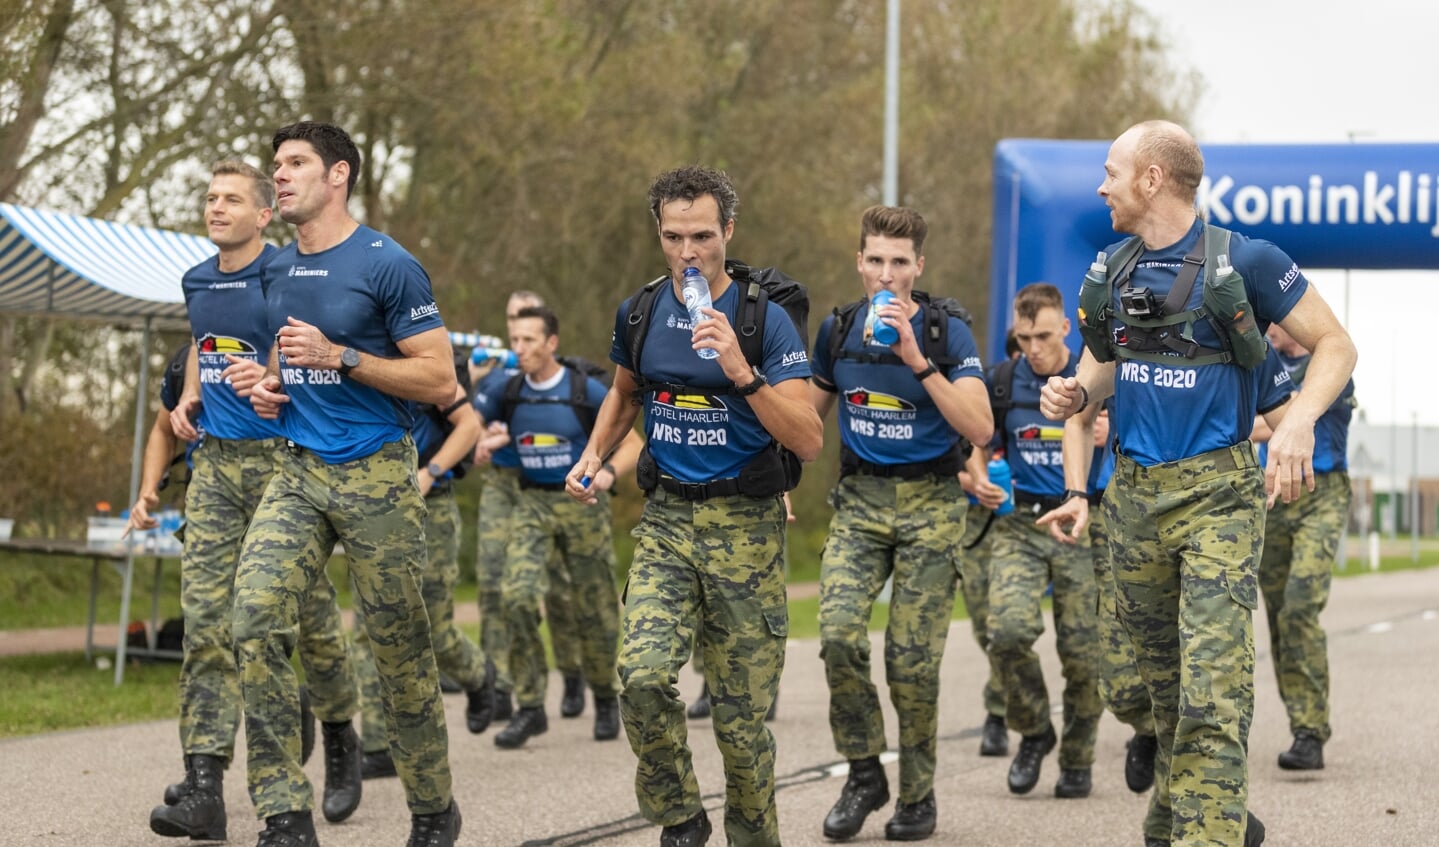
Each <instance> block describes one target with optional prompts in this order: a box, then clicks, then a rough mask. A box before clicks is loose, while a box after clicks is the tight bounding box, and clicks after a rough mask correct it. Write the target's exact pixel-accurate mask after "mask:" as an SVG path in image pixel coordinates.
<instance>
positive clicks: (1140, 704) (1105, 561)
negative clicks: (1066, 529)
mask: <svg viewBox="0 0 1439 847" xmlns="http://www.w3.org/2000/svg"><path fill="white" fill-rule="evenodd" d="M1089 552H1090V554H1091V555H1093V557H1094V582H1095V583H1096V584H1097V585H1098V587H1099V644H1100V655H1099V699H1100V700H1102V701H1103V702H1104V705H1105V707H1106V708H1108V709H1109V711H1111V712H1113V713H1114V716H1115V717H1116V718H1118V719H1119V721H1120V723H1123V724H1125V725H1127V726H1128V727H1129V728H1130V729H1133V730H1134V732H1135V734H1137V735H1153V734H1154V704H1153V703H1151V702H1150V701H1149V689H1147V688H1145V687H1144V680H1143V679H1141V678H1140V677H1139V668H1138V667H1136V666H1135V664H1134V645H1133V644H1132V643H1130V641H1129V633H1127V632H1125V631H1124V627H1122V626H1120V625H1119V612H1118V610H1117V608H1116V607H1117V605H1118V603H1117V600H1116V599H1115V589H1114V572H1113V571H1112V570H1111V569H1110V567H1109V529H1108V526H1107V525H1106V524H1105V522H1104V509H1103V508H1100V507H1095V506H1091V507H1090V509H1089Z"/></svg>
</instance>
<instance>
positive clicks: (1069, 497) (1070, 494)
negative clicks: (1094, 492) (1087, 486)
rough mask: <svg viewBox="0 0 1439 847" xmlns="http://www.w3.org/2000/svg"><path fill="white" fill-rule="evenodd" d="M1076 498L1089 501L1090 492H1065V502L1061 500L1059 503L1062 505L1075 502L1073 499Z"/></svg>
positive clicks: (1068, 490) (1072, 490)
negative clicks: (1071, 501)
mask: <svg viewBox="0 0 1439 847" xmlns="http://www.w3.org/2000/svg"><path fill="white" fill-rule="evenodd" d="M1076 497H1082V498H1083V499H1085V500H1088V499H1089V492H1088V491H1076V490H1075V489H1073V488H1070V489H1067V490H1065V492H1064V499H1063V500H1060V501H1059V502H1060V503H1068V502H1069V501H1070V500H1073V499H1074V498H1076Z"/></svg>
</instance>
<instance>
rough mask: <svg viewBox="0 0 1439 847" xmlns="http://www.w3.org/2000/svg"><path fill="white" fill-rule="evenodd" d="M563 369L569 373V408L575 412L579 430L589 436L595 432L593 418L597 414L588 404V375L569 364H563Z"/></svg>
mask: <svg viewBox="0 0 1439 847" xmlns="http://www.w3.org/2000/svg"><path fill="white" fill-rule="evenodd" d="M565 367H566V368H568V369H569V371H570V408H572V409H574V410H575V417H576V418H578V419H579V422H580V428H581V429H583V430H584V431H585V435H589V434H590V433H592V432H594V431H595V416H596V414H597V412H598V410H597V409H595V407H594V406H591V405H590V402H589V396H588V392H587V389H588V388H589V387H590V377H589V374H587V373H585V372H584V369H582V368H577V367H575V366H574V365H572V364H570V363H569V362H566V363H565Z"/></svg>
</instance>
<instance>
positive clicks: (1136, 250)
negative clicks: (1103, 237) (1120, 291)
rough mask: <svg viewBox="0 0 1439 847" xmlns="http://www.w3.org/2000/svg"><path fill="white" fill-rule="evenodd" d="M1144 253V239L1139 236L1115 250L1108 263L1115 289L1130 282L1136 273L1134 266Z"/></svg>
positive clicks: (1110, 277)
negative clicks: (1130, 278)
mask: <svg viewBox="0 0 1439 847" xmlns="http://www.w3.org/2000/svg"><path fill="white" fill-rule="evenodd" d="M1143 252H1144V239H1143V238H1140V237H1139V236H1137V235H1136V236H1133V237H1132V238H1130V239H1129V240H1128V241H1126V242H1124V243H1123V244H1121V245H1119V249H1118V250H1115V251H1114V255H1113V256H1110V257H1109V259H1108V261H1107V265H1108V267H1109V268H1110V272H1109V279H1110V281H1111V283H1112V287H1113V288H1119V287H1121V286H1123V285H1124V284H1125V283H1126V282H1128V281H1129V277H1130V276H1131V275H1133V273H1134V266H1135V265H1136V264H1138V263H1139V254H1140V253H1143ZM1110 296H1113V295H1112V294H1111V295H1110Z"/></svg>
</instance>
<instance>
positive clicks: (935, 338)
mask: <svg viewBox="0 0 1439 847" xmlns="http://www.w3.org/2000/svg"><path fill="white" fill-rule="evenodd" d="M910 297H911V298H912V299H913V300H914V302H916V303H918V304H919V305H920V308H922V309H924V331H923V333H922V334H921V336H920V337H919V338H918V339H917V340H918V341H919V348H920V350H922V351H923V352H924V353H925V355H926V356H927V357H928V358H930V359H931V360H933V361H934V363H935V364H936V365H938V366H939V367H940V368H941V369H944V368H952V367H954V366H955V365H957V364H959V360H957V359H955V358H953V357H952V356H948V355H945V351H947V350H949V319H950V318H951V317H956V318H959V319H960V320H962V321H964V325H965V326H973V325H974V316H973V315H971V314H970V313H969V310H968V309H966V308H964V306H962V305H960V302H959V301H958V300H956V299H954V298H953V297H930V296H929V293H928V292H925V291H919V290H918V289H916V290H914V291H911V292H910ZM867 304H868V301H867V300H856V301H854V302H853V303H847V304H845V305H843V306H838V307H836V308H835V310H834V326H833V327H831V329H830V335H829V360H830V363H831V364H833V363H834V362H837V361H839V360H840V359H849V360H851V361H857V362H866V363H877V364H886V365H901V364H904V362H903V360H901V359H900V358H899V357H898V356H896V355H895V354H894V353H892V352H891V351H889V350H888V349H885V350H884V351H883V352H869V351H852V350H846V349H844V341H845V339H846V338H848V337H849V332H850V330H851V329H853V328H854V322H855V318H856V317H857V316H858V315H859V312H860V310H862V309H864V308H865V307H866V305H867ZM931 350H938V351H939V355H934V354H931V353H930V352H929V351H931Z"/></svg>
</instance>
